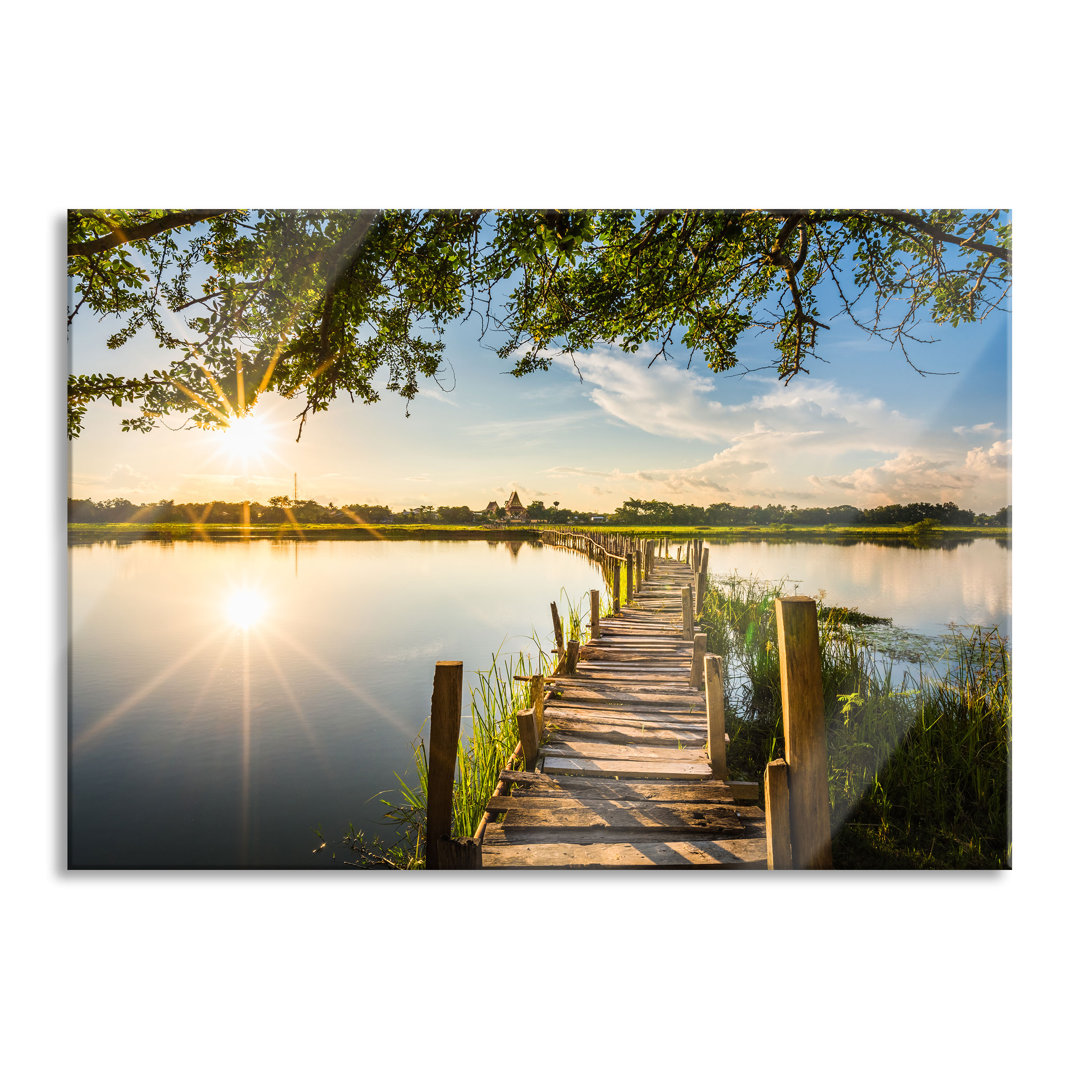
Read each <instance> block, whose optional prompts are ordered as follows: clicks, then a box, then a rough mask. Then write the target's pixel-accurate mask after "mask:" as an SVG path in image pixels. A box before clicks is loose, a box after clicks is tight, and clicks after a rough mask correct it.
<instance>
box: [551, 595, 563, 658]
mask: <svg viewBox="0 0 1080 1080" xmlns="http://www.w3.org/2000/svg"><path fill="white" fill-rule="evenodd" d="M551 622H552V625H553V626H554V627H555V651H556V652H557V653H558V655H559V659H560V660H561V659H562V658H563V656H564V655H565V653H566V648H565V646H564V645H563V636H562V620H561V619H560V618H559V605H558V604H556V603H555V601H554V600H552V601H551Z"/></svg>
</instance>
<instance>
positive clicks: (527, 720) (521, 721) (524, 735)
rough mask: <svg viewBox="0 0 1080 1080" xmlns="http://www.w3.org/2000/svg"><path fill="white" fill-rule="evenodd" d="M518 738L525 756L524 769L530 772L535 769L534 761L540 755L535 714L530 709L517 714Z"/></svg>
mask: <svg viewBox="0 0 1080 1080" xmlns="http://www.w3.org/2000/svg"><path fill="white" fill-rule="evenodd" d="M517 722H518V736H519V737H520V738H521V752H522V754H524V756H525V768H526V769H527V770H528V771H529V772H532V771H533V769H535V768H536V759H537V757H539V755H540V732H539V731H538V730H537V727H536V713H535V712H534V711H533V710H532V709H522V710H521V711H520V712H519V713H518V714H517Z"/></svg>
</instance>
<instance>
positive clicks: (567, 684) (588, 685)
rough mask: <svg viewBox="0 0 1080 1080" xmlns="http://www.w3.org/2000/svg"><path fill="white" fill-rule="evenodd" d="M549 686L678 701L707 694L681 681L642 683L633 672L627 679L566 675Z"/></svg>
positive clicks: (566, 690) (562, 689) (703, 696)
mask: <svg viewBox="0 0 1080 1080" xmlns="http://www.w3.org/2000/svg"><path fill="white" fill-rule="evenodd" d="M548 685H549V686H553V687H554V688H555V689H556V690H561V691H562V692H563V693H564V694H565V693H569V692H573V693H580V694H602V693H604V692H605V691H608V690H611V691H614V692H616V693H619V694H626V693H632V694H635V695H637V694H644V695H646V696H649V697H664V698H672V699H674V700H677V701H702V702H703V701H704V700H705V695H704V694H702V692H701V691H700V690H695V689H694V688H693V687H692V686H686V685H685V684H681V683H673V684H671V685H669V686H666V687H664V686H656V685H650V684H641V683H639V682H638V681H637V680H635V679H634V677H633V672H628V673H627V677H626V678H625V679H600V678H597V679H590V680H588V681H586V680H585V679H582V678H572V679H571V678H568V677H566V676H564V675H560V676H557V677H556V678H554V679H550V680H549V682H548Z"/></svg>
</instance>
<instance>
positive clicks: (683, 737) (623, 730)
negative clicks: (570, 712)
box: [548, 718, 705, 750]
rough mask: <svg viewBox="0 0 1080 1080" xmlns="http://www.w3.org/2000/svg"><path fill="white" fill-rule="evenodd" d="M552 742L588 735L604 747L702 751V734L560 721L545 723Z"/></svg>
mask: <svg viewBox="0 0 1080 1080" xmlns="http://www.w3.org/2000/svg"><path fill="white" fill-rule="evenodd" d="M548 725H549V730H550V731H551V732H552V738H553V740H558V739H562V738H567V737H571V738H572V737H574V736H580V735H586V734H587V735H588V736H589V737H590V738H594V739H598V740H600V741H602V742H605V743H614V744H620V743H621V744H624V745H627V746H647V747H651V746H668V747H672V748H675V747H677V746H685V747H688V748H690V749H698V748H700V749H702V750H704V749H705V731H704V729H702V730H699V731H693V730H688V729H687V728H662V727H655V726H653V727H649V728H642V726H641V725H640V724H635V725H625V724H600V723H596V722H594V721H588V722H582V721H574V720H563V721H560V722H559V723H554V722H553V721H551V720H550V718H549V720H548Z"/></svg>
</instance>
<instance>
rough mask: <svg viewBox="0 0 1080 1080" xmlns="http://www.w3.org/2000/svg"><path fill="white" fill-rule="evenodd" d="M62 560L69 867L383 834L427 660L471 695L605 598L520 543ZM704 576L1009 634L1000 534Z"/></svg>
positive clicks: (96, 550) (366, 545)
mask: <svg viewBox="0 0 1080 1080" xmlns="http://www.w3.org/2000/svg"><path fill="white" fill-rule="evenodd" d="M70 559H71V610H72V627H71V631H72V647H71V679H70V688H71V707H70V736H71V738H70V752H69V837H68V843H69V862H70V864H71V865H72V866H77V867H316V868H319V867H327V866H329V865H330V863H329V860H327V859H326V858H325V857H324V856H318V857H316V856H313V855H312V854H311V852H312V848H313V847H314V846H315V829H316V828H321V829H322V830H323V833H324V835H325V836H326V838H327V839H328V840H335V839H337V838H338V837H339V836H340V835H341V833H342V832H343V830H344V827H345V825H346V824H347V823H349V822H351V823H353V824H354V825H355V826H356V827H358V828H361V829H364V830H365V831H366V832H368V834H369V835H372V834H381V835H383V836H384V837H385V838H389V836H390V826H389V825H388V823H386V822H385V821H383V820H382V814H383V811H384V809H385V808H384V807H383V806H382V805H381V804H380V803H379V801H378V796H377V793H379V792H386V793H388V794H387V797H393V796H394V794H395V793H396V789H397V781H396V780H395V778H394V773H395V772H399V773H402V774H403V775H404V774H406V773H410V772H411V766H412V750H411V744H412V741H413V740H414V739H415V738H416V736H417V735H418V734H419V733H420V732H421V730H422V729H423V727H424V725H425V721H426V717H427V714H428V710H429V706H430V699H431V682H432V673H433V668H434V665H435V662H436V661H437V660H463V661H464V664H465V672H466V681H467V682H468V681H469V678H470V673H473V672H476V671H481V670H483V671H486V670H487V668H488V667H489V666H490V662H491V654H492V653H493V652H495V651H496V650H501V651H502V654H503V655H510V654H512V653H516V652H518V651H521V650H524V651H526V652H530V653H532V654H534V655H535V653H536V652H537V651H538V646H536V645H535V643H534V642H533V641H532V636H533V631H534V628H535V629H536V630H537V631H538V632H539V633H540V635H541V636H542V637H543V639H544V640H545V642H547V641H548V639H550V637H551V627H550V603H551V601H552V600H556V599H557V600H559V602H560V608H561V609H562V610H564V611H565V607H566V597H567V596H568V597H569V598H570V599H571V600H572V601H573V602H575V603H576V602H578V601H579V600H580V599H581V598H582V597H584V596H586V594H587V592H588V590H589V589H591V588H603V586H602V582H601V579H600V573H599V571H598V570H597V569H596V568H595V567H593V566H592V565H591V564H589V563H587V562H585V561H584V560H582V559H581V558H577V557H573V556H570V555H568V553H566V552H563V551H555V550H552V549H545V548H540V547H538V546H534V545H530V544H526V543H514V544H512V545H511V544H508V543H505V542H500V543H487V542H485V541H456V542H425V541H412V542H407V543H405V542H397V543H395V542H381V541H366V542H350V541H342V540H337V541H335V540H324V541H317V542H310V543H297V542H293V541H288V542H275V541H269V540H257V541H251V542H231V543H206V542H203V543H199V542H191V543H169V544H163V543H156V542H151V541H142V542H137V543H132V544H126V545H114V544H102V543H98V544H89V545H74V546H72V547H71V549H70ZM709 560H710V565H709V568H710V571H711V572H713V573H724V572H727V571H729V570H731V571H735V570H737V571H739V572H740V573H742V574H747V575H753V576H757V577H762V578H766V579H768V580H778V579H780V578H787V579H788V580H789V581H792V582H799V591H802V592H806V593H810V594H817V593H818V591H819V590H821V589H824V590H825V592H826V600H827V602H828V603H832V604H848V605H857V606H858V607H860V608H861V610H863V611H864V612H867V613H870V614H876V615H892V616H893V617H894V618H895V620H896V622H897V624H899V625H902V626H905V627H910V628H912V629H915V630H918V631H920V632H923V633H937V632H940V630H941V629H943V627H944V626H945V624H947V623H949V622H957V623H972V622H978V623H983V624H995V625H999V626H1001V629H1002V632H1004V633H1007V632H1008V628H1009V626H1010V624H1011V617H1010V613H1011V601H1010V589H1009V581H1010V577H1009V552H1008V550H1007V549H1006V548H1005V547H1003V546H1001V545H999V544H997V543H995V542H994V541H992V540H978V541H975V542H974V543H972V544H967V545H962V546H959V547H956V548H953V549H951V550H935V549H928V550H914V549H907V548H886V547H882V546H880V545H872V544H858V545H853V546H839V545H831V544H810V543H798V544H766V543H735V544H725V545H713V549H712V551H711V552H710V556H709ZM564 590H565V596H564V595H563V591H564ZM793 591H795V590H794V589H793ZM585 610H587V604H586V605H585ZM465 700H466V703H467V701H468V690H467V689H466V694H465ZM466 712H467V706H466ZM464 730H467V723H466V724H465V725H463V731H464Z"/></svg>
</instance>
